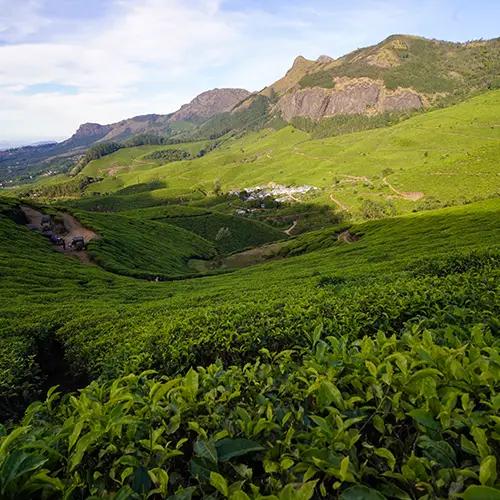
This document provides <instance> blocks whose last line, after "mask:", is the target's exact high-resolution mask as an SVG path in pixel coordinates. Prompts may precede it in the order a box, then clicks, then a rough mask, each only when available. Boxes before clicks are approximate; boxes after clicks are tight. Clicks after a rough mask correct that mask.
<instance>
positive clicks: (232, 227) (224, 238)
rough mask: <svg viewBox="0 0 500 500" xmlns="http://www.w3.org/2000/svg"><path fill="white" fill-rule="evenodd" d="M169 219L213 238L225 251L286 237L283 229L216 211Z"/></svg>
mask: <svg viewBox="0 0 500 500" xmlns="http://www.w3.org/2000/svg"><path fill="white" fill-rule="evenodd" d="M168 222H169V224H174V225H176V226H178V227H182V228H184V229H186V230H188V231H192V232H193V233H196V234H198V235H199V236H201V237H202V238H205V239H207V240H209V241H212V242H213V243H214V244H215V246H216V248H217V249H218V250H219V251H221V252H223V253H231V252H235V251H237V250H242V249H244V248H248V247H252V246H258V245H263V244H265V243H269V242H271V241H276V240H280V239H284V238H286V235H285V234H283V233H282V232H281V231H278V230H277V229H274V228H272V227H270V226H268V225H267V224H264V223H262V222H258V221H254V220H249V219H246V218H244V217H237V216H232V215H224V214H220V213H216V212H214V213H210V214H207V215H196V216H190V217H169V218H168Z"/></svg>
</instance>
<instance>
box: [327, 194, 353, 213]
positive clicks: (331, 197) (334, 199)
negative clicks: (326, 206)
mask: <svg viewBox="0 0 500 500" xmlns="http://www.w3.org/2000/svg"><path fill="white" fill-rule="evenodd" d="M330 200H332V201H333V203H335V205H337V206H338V207H339V208H340V209H341V210H344V211H345V212H350V210H349V207H348V206H347V205H344V204H343V203H342V202H341V201H339V200H337V198H335V197H334V196H333V194H331V195H330Z"/></svg>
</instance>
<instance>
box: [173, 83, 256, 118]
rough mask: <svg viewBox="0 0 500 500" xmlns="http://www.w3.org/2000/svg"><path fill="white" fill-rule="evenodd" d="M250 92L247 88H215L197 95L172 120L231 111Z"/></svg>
mask: <svg viewBox="0 0 500 500" xmlns="http://www.w3.org/2000/svg"><path fill="white" fill-rule="evenodd" d="M249 95H250V92H248V90H245V89H213V90H208V91H207V92H203V93H202V94H200V95H198V96H196V97H195V98H194V99H193V100H192V101H191V102H190V103H189V104H184V106H182V107H181V108H180V109H179V110H178V111H176V112H175V113H174V114H173V115H172V117H171V118H170V120H171V121H181V120H191V121H197V120H206V119H208V118H211V117H212V116H214V115H216V114H218V113H224V112H226V111H231V110H232V109H233V108H234V107H235V106H236V105H237V104H238V103H240V102H241V101H243V99H246V98H247V97H248V96H249Z"/></svg>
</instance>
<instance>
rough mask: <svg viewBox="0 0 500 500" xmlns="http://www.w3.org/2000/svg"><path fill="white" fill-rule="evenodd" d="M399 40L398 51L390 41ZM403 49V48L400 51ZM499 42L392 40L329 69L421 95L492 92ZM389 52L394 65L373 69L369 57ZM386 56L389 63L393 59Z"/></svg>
mask: <svg viewBox="0 0 500 500" xmlns="http://www.w3.org/2000/svg"><path fill="white" fill-rule="evenodd" d="M397 40H401V41H402V45H400V47H399V48H394V47H393V46H391V42H392V41H396V43H397ZM403 46H405V48H403ZM499 50H500V41H499V39H495V40H490V41H487V42H482V41H477V42H472V43H468V44H456V43H450V42H441V41H435V40H426V39H423V38H419V37H406V36H397V35H396V36H395V37H393V38H392V39H387V40H385V41H384V42H382V43H381V44H379V45H376V46H374V47H372V48H371V49H361V50H360V51H357V52H354V53H353V54H350V55H349V56H347V57H346V58H344V60H343V63H342V64H339V65H336V66H334V67H332V69H331V73H332V75H333V76H349V77H362V76H366V77H369V78H373V79H382V80H383V81H384V83H385V85H386V86H387V87H388V88H389V89H395V88H397V87H402V88H408V87H411V88H413V89H415V90H417V91H418V92H424V93H429V94H432V93H450V94H452V95H453V94H455V95H456V96H457V97H458V96H461V97H463V96H464V95H467V93H470V92H471V91H473V90H475V89H483V90H485V89H488V88H491V85H492V82H493V81H494V79H495V76H496V75H498V74H499V71H500V66H499V64H500V63H499V61H500V59H499V57H498V54H499ZM384 51H390V52H392V53H393V54H394V56H395V57H396V58H397V61H396V63H390V64H388V65H374V64H370V63H369V62H368V58H369V56H370V55H373V54H376V53H377V52H382V54H381V57H382V58H383V57H384ZM394 56H389V57H390V59H391V60H392V57H394Z"/></svg>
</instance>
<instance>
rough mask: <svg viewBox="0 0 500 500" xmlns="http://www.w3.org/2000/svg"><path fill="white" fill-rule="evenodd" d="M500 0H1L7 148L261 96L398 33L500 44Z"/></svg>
mask: <svg viewBox="0 0 500 500" xmlns="http://www.w3.org/2000/svg"><path fill="white" fill-rule="evenodd" d="M499 19H500V0H474V1H472V0H309V1H305V0H303V1H298V0H0V144H2V143H3V144H5V143H11V144H19V143H30V142H34V141H40V140H47V139H62V138H66V137H69V136H70V135H71V134H73V133H74V131H75V130H76V128H77V127H78V125H79V124H81V123H84V122H97V123H113V122H116V121H119V120H121V119H124V118H128V117H131V116H135V115H139V114H146V113H169V112H172V111H175V110H176V109H177V108H178V107H179V106H180V105H182V104H183V103H185V102H189V101H190V100H191V99H192V98H193V97H194V96H195V95H197V94H199V93H200V92H203V91H204V90H208V89H211V88H215V87H219V88H221V87H241V88H246V89H248V90H251V91H255V90H260V89H261V88H263V87H264V86H266V85H267V84H270V83H272V82H273V81H275V80H277V79H278V78H280V77H281V76H283V74H284V73H285V72H286V71H287V69H288V68H289V67H290V66H291V64H292V62H293V60H294V58H295V57H296V56H298V55H299V54H300V55H303V56H305V57H307V58H310V59H316V58H317V57H318V56H320V55H322V54H327V55H329V56H331V57H339V56H341V55H343V54H345V53H348V52H350V51H352V50H355V49H357V48H359V47H364V46H367V45H372V44H374V43H378V42H380V41H381V40H383V39H384V38H386V37H387V36H389V35H391V34H394V33H405V34H414V35H421V36H425V37H429V38H438V39H442V40H452V41H467V40H473V39H478V38H494V37H497V36H500V29H499V26H500V24H499V23H498V20H499Z"/></svg>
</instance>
